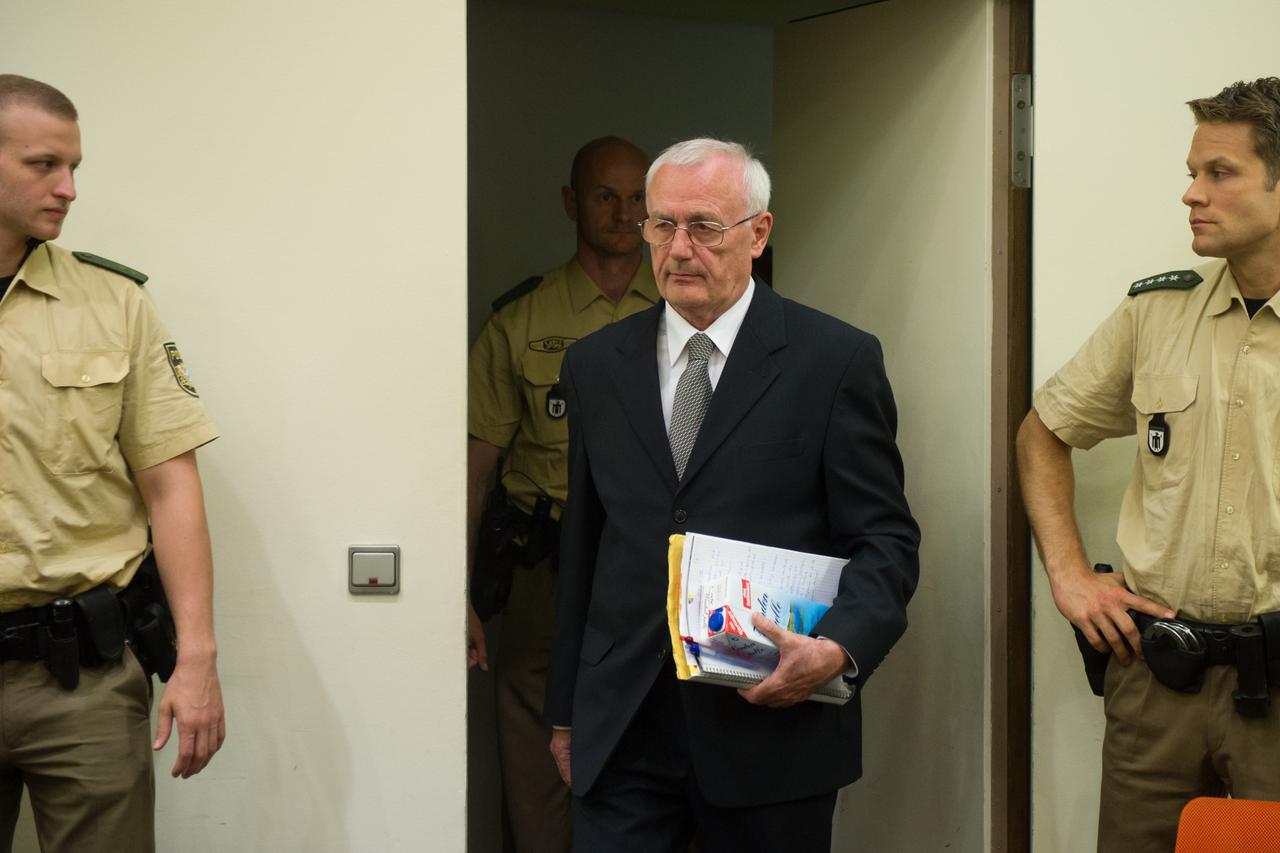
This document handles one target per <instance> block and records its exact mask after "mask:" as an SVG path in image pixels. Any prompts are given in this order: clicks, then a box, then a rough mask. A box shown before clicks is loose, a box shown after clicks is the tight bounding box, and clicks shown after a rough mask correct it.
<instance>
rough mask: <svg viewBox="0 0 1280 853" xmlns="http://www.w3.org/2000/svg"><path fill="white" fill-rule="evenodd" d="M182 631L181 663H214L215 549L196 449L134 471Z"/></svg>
mask: <svg viewBox="0 0 1280 853" xmlns="http://www.w3.org/2000/svg"><path fill="white" fill-rule="evenodd" d="M133 476H134V482H136V483H137V485H138V491H139V493H140V494H141V495H142V500H143V502H144V503H145V504H146V506H147V513H148V514H149V515H150V517H151V533H152V538H153V541H154V545H155V552H156V564H157V566H158V567H159V569H160V579H161V581H162V582H163V583H164V589H165V595H166V597H167V598H168V600H169V609H170V610H171V611H172V612H173V622H174V627H175V629H176V630H177V634H178V664H179V666H182V665H183V664H185V663H196V662H201V663H212V662H213V661H215V660H216V658H217V644H216V642H215V640H214V631H213V555H212V551H211V548H210V545H209V525H208V522H207V521H206V520H205V511H204V493H203V490H202V488H201V484H200V472H199V469H198V468H197V467H196V458H195V451H190V452H188V453H184V454H183V455H181V456H177V457H174V458H173V459H170V460H168V461H166V462H161V463H160V464H159V465H155V466H153V467H151V468H146V469H143V470H140V471H135V472H133Z"/></svg>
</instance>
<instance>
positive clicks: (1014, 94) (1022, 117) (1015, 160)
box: [1009, 74, 1034, 189]
mask: <svg viewBox="0 0 1280 853" xmlns="http://www.w3.org/2000/svg"><path fill="white" fill-rule="evenodd" d="M1009 106H1010V109H1009V119H1010V122H1011V123H1012V125H1013V127H1012V128H1010V133H1009V159H1010V162H1009V174H1010V176H1011V178H1012V180H1013V185H1014V186H1015V187H1022V188H1024V189H1026V188H1029V187H1030V186H1031V155H1032V142H1033V136H1034V130H1033V127H1032V121H1033V117H1034V113H1033V110H1032V105H1031V75H1030V74H1014V75H1013V85H1012V87H1011V88H1010V104H1009Z"/></svg>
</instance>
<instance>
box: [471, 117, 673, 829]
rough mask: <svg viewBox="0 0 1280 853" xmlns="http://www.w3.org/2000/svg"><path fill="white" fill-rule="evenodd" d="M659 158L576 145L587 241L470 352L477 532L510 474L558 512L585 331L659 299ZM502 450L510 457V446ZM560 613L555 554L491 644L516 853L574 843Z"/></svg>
mask: <svg viewBox="0 0 1280 853" xmlns="http://www.w3.org/2000/svg"><path fill="white" fill-rule="evenodd" d="M648 166H649V159H648V157H647V156H646V155H645V154H644V152H643V151H641V150H640V149H639V148H637V147H636V146H635V145H632V144H631V143H630V142H627V141H625V140H622V139H619V138H617V137H603V138H601V139H595V140H592V141H591V142H588V143H587V144H586V145H584V146H583V147H582V149H581V150H579V151H578V153H577V155H576V156H575V157H574V161H573V167H572V170H571V175H570V182H569V186H566V187H564V188H563V190H562V196H563V199H562V200H563V203H564V211H565V214H566V215H567V216H568V218H569V219H570V220H572V221H573V222H574V223H575V225H576V228H577V251H576V253H575V254H574V256H573V257H572V258H571V259H570V260H569V261H568V262H567V263H566V264H564V265H563V266H560V267H557V268H556V269H553V270H550V271H548V272H547V273H545V274H543V275H542V276H540V277H535V278H533V279H529V280H528V281H526V282H524V283H522V284H521V285H518V286H517V287H516V288H514V289H513V290H512V291H510V292H509V293H507V294H505V295H504V296H503V297H500V298H499V299H498V300H497V302H496V303H495V306H494V307H495V310H494V314H493V316H492V317H491V318H490V320H489V321H488V323H486V324H485V327H484V329H483V330H482V331H481V332H480V336H479V337H478V338H477V339H476V342H475V344H474V345H473V347H472V350H471V359H470V374H469V379H470V387H469V415H468V425H467V431H468V433H469V435H468V440H467V523H468V535H469V540H468V541H469V542H472V543H474V542H475V541H476V532H477V529H478V527H479V524H480V517H481V510H482V507H483V504H484V499H485V491H486V485H487V483H488V482H489V480H490V479H491V475H492V473H493V472H494V470H495V468H496V467H497V465H498V462H499V459H500V458H501V459H502V475H501V477H500V482H501V484H502V486H503V487H504V488H505V490H506V494H507V500H508V501H509V502H510V504H511V505H512V506H513V507H514V508H515V509H516V510H517V511H519V512H520V513H523V514H524V515H526V516H532V515H533V514H534V513H535V512H537V513H541V512H544V511H545V512H548V513H549V516H550V518H551V519H553V520H556V519H559V517H560V507H561V506H562V505H563V504H564V499H565V492H566V490H567V484H568V470H567V465H568V460H567V456H568V446H569V431H568V420H567V414H568V413H567V412H566V410H565V406H564V398H563V396H561V395H560V392H559V388H558V387H557V383H558V381H559V373H560V362H561V360H562V359H563V357H564V350H565V349H566V348H568V347H569V346H571V345H572V344H573V342H574V341H576V340H578V339H580V338H583V337H585V336H586V335H589V334H590V333H592V332H594V331H596V330H597V329H600V328H601V327H603V326H605V325H606V324H608V323H612V322H614V321H615V320H619V319H622V318H623V317H626V316H629V315H631V314H634V313H636V312H637V311H641V310H643V309H645V308H648V307H649V306H651V305H653V304H654V303H655V302H657V300H658V289H657V285H656V284H655V283H654V280H653V272H652V270H651V269H650V267H649V264H647V263H642V261H643V255H642V252H641V245H642V241H641V236H640V228H639V222H640V220H642V219H644V217H645V205H644V176H645V170H646V169H647V168H648ZM504 454H505V455H504ZM554 612H555V574H554V566H553V558H552V557H551V556H549V555H547V556H540V557H538V558H537V559H536V561H535V562H534V563H533V564H532V565H524V566H521V567H520V568H517V569H516V570H515V571H514V574H513V577H512V588H511V594H510V597H509V599H508V603H507V606H506V608H505V610H504V611H503V619H502V636H501V639H500V640H499V643H498V648H497V649H496V650H495V655H494V668H495V690H496V700H497V718H498V719H497V723H498V749H499V759H500V763H501V766H502V784H503V795H504V800H505V805H506V814H507V817H508V821H509V828H510V831H511V836H512V839H513V840H514V842H515V847H516V850H517V851H519V853H529V852H530V851H564V850H568V849H569V845H570V813H569V810H570V805H569V804H570V795H569V789H568V788H567V787H566V786H565V785H564V783H563V782H562V781H561V779H560V775H559V773H558V772H557V771H556V767H555V762H554V761H553V759H552V756H551V753H550V752H549V751H548V749H547V744H548V742H549V741H550V740H551V731H550V727H549V726H548V725H547V724H546V723H545V722H544V721H543V720H542V703H543V683H544V679H545V678H546V670H547V656H548V654H549V652H550V644H551V626H552V616H553V614H554ZM469 617H470V628H469V649H468V665H476V664H478V665H479V666H480V667H481V668H486V669H487V668H488V657H489V656H488V653H487V649H486V648H485V639H484V631H483V629H482V627H481V625H480V620H479V619H478V618H477V617H476V613H475V611H474V609H472V610H471V611H470V614H469Z"/></svg>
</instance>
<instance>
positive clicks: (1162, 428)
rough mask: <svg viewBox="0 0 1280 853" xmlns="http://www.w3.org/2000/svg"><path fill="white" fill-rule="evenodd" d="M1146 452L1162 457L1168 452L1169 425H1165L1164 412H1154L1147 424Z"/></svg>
mask: <svg viewBox="0 0 1280 853" xmlns="http://www.w3.org/2000/svg"><path fill="white" fill-rule="evenodd" d="M1147 450H1150V451H1151V454H1152V455H1153V456H1164V455H1165V453H1167V452H1168V451H1169V425H1168V424H1167V423H1165V420H1164V412H1156V413H1155V414H1154V415H1152V416H1151V422H1150V423H1148V424H1147Z"/></svg>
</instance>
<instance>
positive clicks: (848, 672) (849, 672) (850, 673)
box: [818, 634, 858, 679]
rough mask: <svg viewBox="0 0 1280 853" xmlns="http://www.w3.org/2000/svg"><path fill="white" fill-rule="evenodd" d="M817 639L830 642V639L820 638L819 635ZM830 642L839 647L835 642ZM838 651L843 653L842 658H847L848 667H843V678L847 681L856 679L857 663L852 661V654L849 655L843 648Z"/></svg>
mask: <svg viewBox="0 0 1280 853" xmlns="http://www.w3.org/2000/svg"><path fill="white" fill-rule="evenodd" d="M818 639H819V640H831V638H830V637H824V636H822V635H821V634H819V635H818ZM831 642H833V643H835V644H836V645H837V646H840V644H839V643H838V642H836V641H835V640H831ZM840 649H841V650H842V651H843V652H844V656H845V657H847V658H848V659H849V665H848V666H847V667H845V670H844V677H845V678H848V679H854V678H857V677H858V662H857V661H856V660H854V659H853V654H852V653H850V651H849V650H848V649H846V648H845V647H844V646H840Z"/></svg>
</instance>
